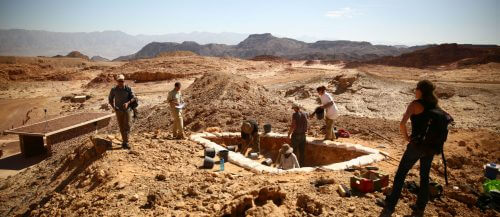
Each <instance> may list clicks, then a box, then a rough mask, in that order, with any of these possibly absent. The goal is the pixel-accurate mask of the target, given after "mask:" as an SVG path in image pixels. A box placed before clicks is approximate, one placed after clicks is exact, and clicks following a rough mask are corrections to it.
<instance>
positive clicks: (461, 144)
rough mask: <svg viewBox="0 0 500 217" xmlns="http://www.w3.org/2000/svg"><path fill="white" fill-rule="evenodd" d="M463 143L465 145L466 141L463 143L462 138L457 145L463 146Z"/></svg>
mask: <svg viewBox="0 0 500 217" xmlns="http://www.w3.org/2000/svg"><path fill="white" fill-rule="evenodd" d="M465 145H466V143H465V141H463V140H462V141H460V142H458V146H462V147H463V146H465Z"/></svg>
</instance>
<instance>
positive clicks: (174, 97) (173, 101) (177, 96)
mask: <svg viewBox="0 0 500 217" xmlns="http://www.w3.org/2000/svg"><path fill="white" fill-rule="evenodd" d="M167 101H168V104H169V105H170V113H171V114H172V117H173V119H174V123H173V125H172V134H173V136H174V138H175V139H185V137H184V121H183V119H182V110H183V107H182V106H183V105H184V99H183V98H182V94H181V83H180V82H175V85H174V89H173V90H171V91H170V92H169V93H168V97H167Z"/></svg>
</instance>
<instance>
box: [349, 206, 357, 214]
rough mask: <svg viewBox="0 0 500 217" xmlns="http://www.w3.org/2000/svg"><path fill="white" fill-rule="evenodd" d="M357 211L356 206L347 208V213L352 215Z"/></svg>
mask: <svg viewBox="0 0 500 217" xmlns="http://www.w3.org/2000/svg"><path fill="white" fill-rule="evenodd" d="M355 210H356V207H355V206H350V207H349V208H347V211H348V212H350V213H353V212H354V211H355Z"/></svg>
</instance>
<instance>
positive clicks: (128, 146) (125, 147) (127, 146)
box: [122, 143, 130, 149]
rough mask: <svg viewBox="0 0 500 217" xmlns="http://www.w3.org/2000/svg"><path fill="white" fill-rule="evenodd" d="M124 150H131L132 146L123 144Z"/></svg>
mask: <svg viewBox="0 0 500 217" xmlns="http://www.w3.org/2000/svg"><path fill="white" fill-rule="evenodd" d="M122 148H123V149H130V145H129V144H128V143H123V144H122Z"/></svg>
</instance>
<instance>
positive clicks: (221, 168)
mask: <svg viewBox="0 0 500 217" xmlns="http://www.w3.org/2000/svg"><path fill="white" fill-rule="evenodd" d="M220 171H224V158H221V159H220Z"/></svg>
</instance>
